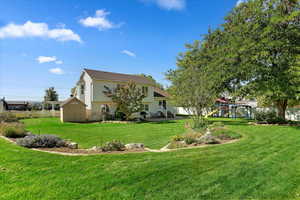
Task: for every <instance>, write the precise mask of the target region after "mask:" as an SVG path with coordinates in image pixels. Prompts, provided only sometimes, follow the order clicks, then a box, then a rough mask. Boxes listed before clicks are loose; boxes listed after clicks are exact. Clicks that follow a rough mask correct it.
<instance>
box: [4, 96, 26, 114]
mask: <svg viewBox="0 0 300 200" xmlns="http://www.w3.org/2000/svg"><path fill="white" fill-rule="evenodd" d="M7 110H20V111H24V110H30V107H29V102H27V101H7V100H5V99H4V98H3V99H0V112H4V111H7Z"/></svg>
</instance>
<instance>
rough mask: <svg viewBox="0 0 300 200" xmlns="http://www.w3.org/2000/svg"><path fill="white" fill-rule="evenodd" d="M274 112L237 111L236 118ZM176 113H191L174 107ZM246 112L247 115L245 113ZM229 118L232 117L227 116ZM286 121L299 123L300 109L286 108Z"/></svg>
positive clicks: (259, 109) (253, 109)
mask: <svg viewBox="0 0 300 200" xmlns="http://www.w3.org/2000/svg"><path fill="white" fill-rule="evenodd" d="M271 110H274V111H276V109H275V108H252V109H251V112H250V113H249V110H245V109H238V113H236V114H237V117H243V116H250V115H251V118H252V119H253V118H254V117H255V112H259V111H271ZM176 111H177V114H178V115H191V114H192V113H193V112H191V111H192V109H189V110H187V109H185V108H183V107H176ZM246 112H248V113H246ZM229 117H233V116H231V115H230V114H229ZM286 119H287V120H292V121H300V108H288V109H287V110H286Z"/></svg>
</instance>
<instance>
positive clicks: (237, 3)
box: [235, 0, 246, 6]
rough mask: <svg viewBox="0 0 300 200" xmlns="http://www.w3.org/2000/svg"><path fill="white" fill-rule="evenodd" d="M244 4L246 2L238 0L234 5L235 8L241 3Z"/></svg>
mask: <svg viewBox="0 0 300 200" xmlns="http://www.w3.org/2000/svg"><path fill="white" fill-rule="evenodd" d="M245 2H246V0H238V1H237V2H236V5H235V6H239V5H240V4H241V3H245Z"/></svg>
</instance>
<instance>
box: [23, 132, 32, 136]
mask: <svg viewBox="0 0 300 200" xmlns="http://www.w3.org/2000/svg"><path fill="white" fill-rule="evenodd" d="M25 135H26V136H34V134H33V133H31V132H27V133H25Z"/></svg>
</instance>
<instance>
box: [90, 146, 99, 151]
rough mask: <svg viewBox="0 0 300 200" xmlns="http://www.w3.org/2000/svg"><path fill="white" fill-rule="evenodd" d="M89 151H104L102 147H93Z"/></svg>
mask: <svg viewBox="0 0 300 200" xmlns="http://www.w3.org/2000/svg"><path fill="white" fill-rule="evenodd" d="M89 150H91V151H102V149H101V147H97V146H93V147H92V148H90V149H89Z"/></svg>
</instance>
